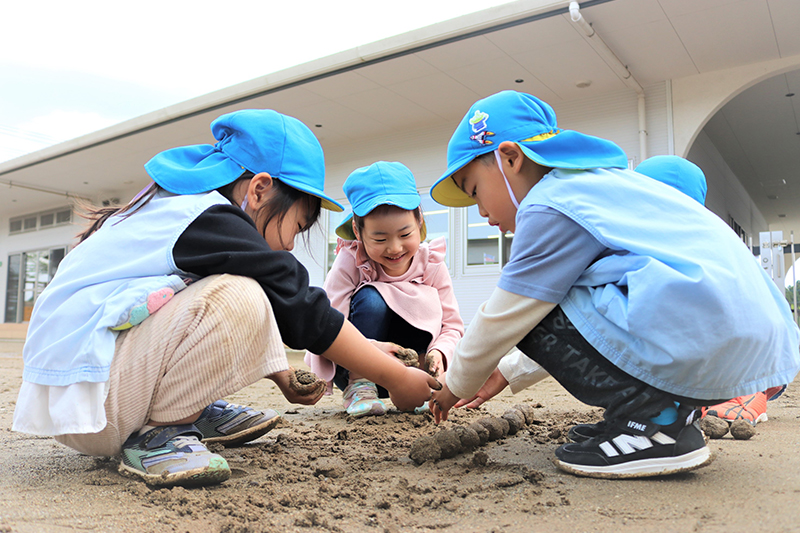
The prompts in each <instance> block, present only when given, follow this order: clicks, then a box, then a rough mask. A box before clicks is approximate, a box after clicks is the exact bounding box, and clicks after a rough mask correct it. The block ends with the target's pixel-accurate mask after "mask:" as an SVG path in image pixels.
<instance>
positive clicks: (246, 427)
mask: <svg viewBox="0 0 800 533" xmlns="http://www.w3.org/2000/svg"><path fill="white" fill-rule="evenodd" d="M280 420H281V415H279V414H278V413H277V411H273V410H272V409H264V410H263V411H257V410H255V409H253V408H252V407H247V406H243V405H236V404H233V403H228V402H226V401H225V400H217V401H216V402H214V403H212V404H211V405H209V406H208V407H206V408H205V409H203V412H202V413H200V417H199V418H198V419H197V420H195V422H194V425H195V427H197V429H198V430H200V433H202V435H203V436H202V437H201V440H202V441H203V442H205V443H207V444H209V443H212V442H218V443H220V444H222V445H224V446H239V445H240V444H244V443H245V442H250V441H251V440H255V439H257V438H259V437H260V436H261V435H264V434H265V433H267V432H268V431H270V430H271V429H272V428H274V427H275V426H277V425H278V422H280Z"/></svg>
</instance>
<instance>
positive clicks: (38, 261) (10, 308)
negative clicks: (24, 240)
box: [5, 248, 67, 322]
mask: <svg viewBox="0 0 800 533" xmlns="http://www.w3.org/2000/svg"><path fill="white" fill-rule="evenodd" d="M66 251H67V249H66V248H52V249H50V250H38V251H30V252H24V253H21V254H13V255H10V256H9V257H8V278H7V283H6V319H5V320H6V322H27V321H29V320H30V318H31V313H33V306H34V304H35V303H36V300H37V299H38V298H39V295H40V294H42V291H43V290H44V288H45V287H47V285H48V284H49V283H50V281H51V280H52V279H53V276H55V274H56V270H57V269H58V265H59V264H60V263H61V260H62V259H64V255H65V254H66Z"/></svg>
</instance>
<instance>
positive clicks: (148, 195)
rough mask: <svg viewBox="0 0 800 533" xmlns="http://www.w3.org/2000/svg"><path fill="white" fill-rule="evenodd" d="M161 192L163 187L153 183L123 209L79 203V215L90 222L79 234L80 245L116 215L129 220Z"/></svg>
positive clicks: (77, 204)
mask: <svg viewBox="0 0 800 533" xmlns="http://www.w3.org/2000/svg"><path fill="white" fill-rule="evenodd" d="M160 190H161V186H160V185H159V184H157V183H156V182H154V181H153V182H151V183H150V185H148V186H147V187H145V188H144V189H142V192H140V193H139V194H137V195H136V196H134V197H133V200H131V201H130V202H128V204H127V205H123V206H122V207H119V206H110V207H96V206H93V205H91V204H89V203H85V202H77V203H76V204H75V207H76V208H77V210H78V215H80V216H81V217H83V218H85V219H86V220H89V221H90V222H89V227H88V228H86V229H85V230H84V231H82V232H80V233H78V235H77V239H78V244H80V243H82V242H83V241H85V240H86V239H88V238H89V236H90V235H91V234H92V233H94V232H95V231H97V230H99V229H100V227H101V226H102V225H103V224H105V222H106V220H108V219H109V218H111V217H113V216H114V215H124V216H123V218H128V217H129V216H131V215H132V214H134V213H135V212H136V211H138V210H139V209H141V208H142V207H144V206H145V205H147V203H148V202H149V201H150V200H152V199H153V196H155V195H156V193H158V192H159V191H160ZM137 204H138V205H137Z"/></svg>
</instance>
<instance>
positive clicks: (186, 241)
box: [172, 205, 344, 353]
mask: <svg viewBox="0 0 800 533" xmlns="http://www.w3.org/2000/svg"><path fill="white" fill-rule="evenodd" d="M172 253H173V258H174V259H175V264H176V265H177V267H178V268H180V269H181V270H184V271H186V272H190V273H192V274H195V275H197V276H200V277H205V276H210V275H212V274H234V275H238V276H247V277H249V278H253V279H254V280H256V281H257V282H258V283H259V285H261V287H262V288H263V289H264V292H265V293H266V295H267V298H268V299H269V301H270V304H271V305H272V309H273V312H274V313H275V319H276V321H277V323H278V330H279V331H280V333H281V337H282V340H283V342H284V343H285V344H286V345H287V346H289V347H290V348H294V349H298V350H299V349H307V350H310V351H311V352H313V353H322V352H324V351H325V350H327V349H328V347H330V345H331V344H332V343H333V341H334V339H335V338H336V337H337V335H338V334H339V331H340V330H341V329H342V325H343V323H344V316H343V315H342V314H341V313H340V312H339V311H337V310H336V309H334V308H332V307H331V305H330V301H329V300H328V297H327V295H326V294H325V291H323V290H322V289H320V288H318V287H310V286H309V285H308V271H307V270H306V269H305V267H304V266H303V265H302V264H300V262H299V261H298V260H297V259H296V258H295V257H294V256H293V255H292V254H291V253H289V252H285V251H274V250H272V249H270V247H269V245H267V243H266V241H265V240H264V237H263V236H261V234H260V233H259V232H258V230H257V229H256V226H255V224H254V223H253V220H252V219H251V218H250V217H249V216H247V214H245V213H244V212H243V211H242V210H241V209H239V208H238V207H235V206H232V205H215V206H212V207H210V208H209V209H207V210H206V211H204V212H203V213H202V214H201V215H200V216H198V217H197V218H196V219H195V220H194V222H192V223H191V224H190V225H189V227H188V228H186V231H184V232H183V233H182V234H181V236H180V237H179V238H178V241H177V243H176V244H175V247H174V248H173V251H172Z"/></svg>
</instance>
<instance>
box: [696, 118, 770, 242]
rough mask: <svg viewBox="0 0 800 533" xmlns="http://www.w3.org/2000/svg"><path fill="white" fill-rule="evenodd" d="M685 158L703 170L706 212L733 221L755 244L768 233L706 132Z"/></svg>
mask: <svg viewBox="0 0 800 533" xmlns="http://www.w3.org/2000/svg"><path fill="white" fill-rule="evenodd" d="M687 159H689V160H690V161H692V162H693V163H695V164H696V165H697V166H699V167H700V168H701V169H703V173H704V174H705V175H706V182H707V183H708V194H707V195H706V207H707V208H708V209H710V210H711V211H713V212H714V213H716V214H717V216H719V217H720V218H721V219H722V220H724V221H725V222H727V223H729V224H730V219H731V218H733V219H734V220H735V221H736V222H737V223H738V224H739V225H740V226H741V227H742V228H743V229H744V231H745V232H746V233H747V235H748V236H751V237H753V240H754V242H757V241H758V233H759V232H761V231H769V225H768V224H767V221H766V220H765V219H764V216H763V215H762V214H761V212H760V211H759V210H758V208H757V207H756V206H755V204H754V203H753V201H752V199H751V198H750V195H748V194H747V191H746V190H745V188H744V186H743V185H742V184H741V182H740V181H739V179H738V178H737V177H736V174H734V173H733V171H732V170H731V169H730V167H728V165H727V164H726V163H725V160H724V159H723V158H722V156H721V155H720V153H719V152H718V151H717V148H716V147H715V146H714V143H712V142H711V139H710V138H709V137H708V135H706V133H705V132H700V134H699V135H698V136H697V139H696V140H695V142H694V144H693V145H692V147H691V149H690V150H689V153H688V155H687ZM747 244H749V242H748V243H747Z"/></svg>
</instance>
